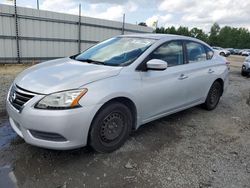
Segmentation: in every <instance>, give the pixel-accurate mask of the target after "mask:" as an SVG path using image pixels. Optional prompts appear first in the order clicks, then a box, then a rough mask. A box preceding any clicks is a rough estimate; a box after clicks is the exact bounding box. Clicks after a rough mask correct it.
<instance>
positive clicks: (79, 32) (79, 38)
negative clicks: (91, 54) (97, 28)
mask: <svg viewBox="0 0 250 188" xmlns="http://www.w3.org/2000/svg"><path fill="white" fill-rule="evenodd" d="M78 53H81V4H79V21H78Z"/></svg>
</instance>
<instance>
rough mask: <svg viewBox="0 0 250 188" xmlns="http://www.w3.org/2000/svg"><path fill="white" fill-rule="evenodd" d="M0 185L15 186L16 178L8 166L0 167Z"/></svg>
mask: <svg viewBox="0 0 250 188" xmlns="http://www.w3.org/2000/svg"><path fill="white" fill-rule="evenodd" d="M0 187H3V188H4V187H6V188H7V187H8V188H17V187H18V186H17V179H16V177H15V175H14V173H13V169H12V168H11V167H10V166H4V167H0Z"/></svg>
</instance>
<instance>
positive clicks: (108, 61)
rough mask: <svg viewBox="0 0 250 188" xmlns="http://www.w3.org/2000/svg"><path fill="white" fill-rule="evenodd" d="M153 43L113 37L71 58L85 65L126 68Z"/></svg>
mask: <svg viewBox="0 0 250 188" xmlns="http://www.w3.org/2000/svg"><path fill="white" fill-rule="evenodd" d="M154 42H155V40H154V39H147V38H135V37H115V38H111V39H108V40H106V41H104V42H101V43H99V44H97V45H95V46H93V47H91V48H89V49H88V50H86V51H84V52H83V53H81V54H79V55H77V56H72V57H71V58H73V59H75V60H78V61H82V62H86V63H95V64H103V65H109V66H126V65H129V64H131V63H132V62H133V61H135V60H136V59H137V58H138V57H139V56H140V55H141V54H142V53H143V52H144V51H145V50H146V49H147V48H148V47H150V46H151V45H152V44H153V43H154Z"/></svg>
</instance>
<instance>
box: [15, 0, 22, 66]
mask: <svg viewBox="0 0 250 188" xmlns="http://www.w3.org/2000/svg"><path fill="white" fill-rule="evenodd" d="M14 9H15V23H16V24H15V25H16V51H17V63H21V61H20V49H19V33H18V18H17V7H16V0H14Z"/></svg>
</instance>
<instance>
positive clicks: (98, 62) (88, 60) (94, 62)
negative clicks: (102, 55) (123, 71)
mask: <svg viewBox="0 0 250 188" xmlns="http://www.w3.org/2000/svg"><path fill="white" fill-rule="evenodd" d="M75 60H77V61H82V62H87V63H93V64H100V65H106V64H105V62H102V61H96V60H93V59H75Z"/></svg>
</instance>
